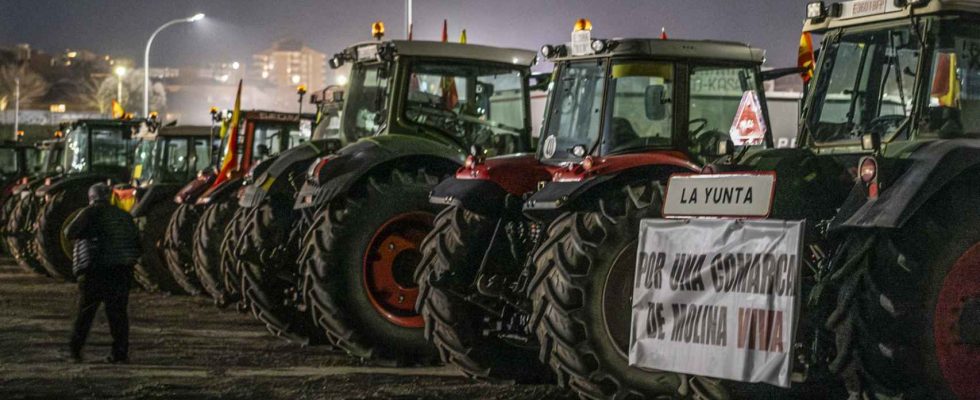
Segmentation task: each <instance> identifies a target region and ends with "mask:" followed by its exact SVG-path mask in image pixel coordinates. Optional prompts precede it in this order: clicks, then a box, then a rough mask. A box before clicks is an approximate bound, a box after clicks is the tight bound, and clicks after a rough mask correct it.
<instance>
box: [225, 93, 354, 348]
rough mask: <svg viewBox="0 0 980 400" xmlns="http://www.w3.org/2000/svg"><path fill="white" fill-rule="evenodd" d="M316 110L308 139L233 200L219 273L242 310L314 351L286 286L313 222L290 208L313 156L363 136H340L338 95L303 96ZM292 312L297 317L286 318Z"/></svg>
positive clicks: (309, 325)
mask: <svg viewBox="0 0 980 400" xmlns="http://www.w3.org/2000/svg"><path fill="white" fill-rule="evenodd" d="M310 102H311V103H313V104H315V105H316V106H317V117H316V121H315V127H314V131H313V140H311V141H310V142H308V143H307V144H305V145H302V146H297V147H294V148H291V149H289V150H287V151H285V152H283V153H281V154H280V155H278V156H277V157H275V159H273V160H269V161H268V162H269V164H270V165H269V167H268V168H267V169H266V170H265V171H264V172H262V173H261V174H259V175H258V176H255V177H254V179H251V180H248V181H246V183H245V187H244V188H243V191H242V195H241V196H240V198H239V203H238V204H239V207H240V208H239V210H238V211H236V213H235V218H233V222H232V223H231V224H230V225H229V226H228V229H227V230H226V233H225V237H224V239H223V241H222V244H221V272H222V275H223V276H224V279H225V285H226V287H234V288H236V289H240V293H241V295H242V297H243V298H242V300H243V301H244V302H245V304H244V306H245V307H247V308H248V309H250V310H251V311H252V312H253V314H254V315H255V317H256V318H258V319H259V320H260V321H263V322H264V323H265V324H266V326H267V327H268V329H269V330H270V331H271V332H272V333H273V334H275V335H276V336H280V337H284V338H286V339H288V340H291V341H295V342H300V343H307V344H318V343H320V342H323V341H324V340H325V337H324V335H323V333H322V331H321V330H320V329H319V328H317V327H316V326H315V325H313V319H312V318H310V317H309V314H308V313H307V314H303V313H302V312H299V311H296V310H298V306H297V303H296V300H297V299H298V297H299V296H298V293H297V292H296V291H295V290H293V291H289V290H288V288H289V286H291V287H293V288H294V287H295V284H293V285H284V284H283V283H285V282H296V281H297V279H296V276H297V275H298V274H297V273H296V271H297V270H298V268H297V267H296V266H295V265H293V266H292V267H291V268H286V267H285V266H289V265H291V264H295V263H296V259H297V257H299V251H300V244H301V239H302V235H303V234H304V233H305V232H306V231H307V230H308V229H309V226H310V223H311V222H312V217H313V212H312V210H306V211H305V212H301V211H300V210H294V209H293V203H294V199H295V197H296V193H297V192H299V190H300V188H301V187H302V185H303V182H305V179H306V171H307V169H309V166H310V164H312V163H313V162H314V160H316V159H317V158H318V157H321V156H323V155H327V154H333V153H336V152H337V150H339V149H340V148H341V147H343V146H344V145H346V144H348V143H352V142H354V141H356V140H357V139H358V138H360V137H362V136H358V134H359V133H360V134H364V132H356V131H355V132H349V133H348V132H344V133H342V132H341V130H340V112H341V108H342V104H343V91H342V89H341V88H340V87H339V86H329V87H327V88H325V89H323V90H321V91H319V92H317V93H314V94H313V95H311V96H310ZM294 313H297V314H296V315H293V314H294Z"/></svg>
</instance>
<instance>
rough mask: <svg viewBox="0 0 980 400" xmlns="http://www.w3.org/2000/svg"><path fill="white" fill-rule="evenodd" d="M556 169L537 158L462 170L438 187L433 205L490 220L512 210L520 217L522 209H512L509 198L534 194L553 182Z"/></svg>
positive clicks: (508, 158) (481, 164)
mask: <svg viewBox="0 0 980 400" xmlns="http://www.w3.org/2000/svg"><path fill="white" fill-rule="evenodd" d="M555 168H557V167H555V166H552V165H548V164H544V163H541V162H540V161H538V159H537V157H536V156H535V155H534V154H527V153H521V154H514V155H507V156H501V157H494V158H490V159H488V160H486V161H484V162H479V163H474V164H473V165H464V166H463V167H460V168H459V170H457V171H456V175H455V176H454V177H452V178H449V179H446V180H444V181H442V182H440V183H439V184H438V185H436V187H435V188H434V189H433V190H432V193H431V194H430V195H429V201H430V202H431V203H433V204H440V205H454V206H457V207H461V208H464V209H466V210H469V211H472V212H475V213H477V214H480V215H486V216H496V215H499V213H500V212H502V211H504V210H510V209H511V208H514V210H513V211H515V212H517V213H520V205H513V206H514V207H511V206H512V204H508V202H507V200H508V197H510V198H513V199H517V200H520V199H521V198H522V197H523V196H524V195H525V194H526V193H531V192H534V191H535V190H537V187H538V184H539V183H540V182H546V181H548V180H550V179H551V173H552V172H553V170H554V169H555Z"/></svg>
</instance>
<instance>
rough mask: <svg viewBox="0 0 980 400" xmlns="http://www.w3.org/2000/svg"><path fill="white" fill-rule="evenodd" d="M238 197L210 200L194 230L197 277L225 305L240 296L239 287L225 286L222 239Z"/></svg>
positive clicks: (222, 305) (220, 305) (218, 302)
mask: <svg viewBox="0 0 980 400" xmlns="http://www.w3.org/2000/svg"><path fill="white" fill-rule="evenodd" d="M235 200H237V199H236V198H234V197H229V198H225V199H222V200H219V201H218V202H216V203H211V204H209V205H208V206H207V209H205V210H204V213H203V214H201V220H200V221H198V223H197V228H196V229H195V230H194V270H195V272H197V280H198V282H201V286H202V287H204V290H205V291H206V292H207V293H208V294H209V295H211V297H212V298H213V299H214V301H215V304H217V305H218V307H226V306H228V305H229V304H233V303H236V302H238V301H239V299H240V298H241V297H240V296H239V293H238V287H237V286H235V285H231V286H226V285H225V280H224V277H223V276H222V275H221V241H222V239H224V234H225V231H226V230H227V229H228V225H229V224H230V223H231V221H232V217H233V216H234V215H235V210H237V209H238V203H237V202H236V201H235Z"/></svg>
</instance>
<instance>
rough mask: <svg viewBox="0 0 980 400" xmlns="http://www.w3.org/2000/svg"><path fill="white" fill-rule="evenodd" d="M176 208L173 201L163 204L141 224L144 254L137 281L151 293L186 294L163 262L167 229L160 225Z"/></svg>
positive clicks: (144, 217) (139, 264)
mask: <svg viewBox="0 0 980 400" xmlns="http://www.w3.org/2000/svg"><path fill="white" fill-rule="evenodd" d="M176 208H177V205H176V204H174V203H172V202H169V201H166V202H161V203H160V204H157V205H156V206H154V207H153V208H152V209H151V210H150V212H149V213H147V214H146V215H145V216H143V217H141V218H140V221H139V223H140V225H141V228H142V231H141V232H140V242H141V243H142V246H143V255H142V257H140V262H139V263H137V264H136V266H135V271H134V278H135V279H136V282H138V283H139V284H140V286H142V287H143V289H146V290H147V291H150V292H164V293H169V294H184V293H185V292H184V290H183V288H182V287H181V285H180V284H179V283H177V280H176V279H174V276H173V274H172V273H171V272H170V269H169V268H168V267H167V264H166V263H165V262H164V255H163V249H162V246H163V244H162V242H163V238H164V237H165V236H166V233H167V232H166V228H167V226H166V225H164V224H162V223H160V222H161V221H168V220H170V217H171V216H172V215H173V213H174V210H175V209H176Z"/></svg>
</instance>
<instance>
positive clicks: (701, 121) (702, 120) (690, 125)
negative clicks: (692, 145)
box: [687, 118, 708, 140]
mask: <svg viewBox="0 0 980 400" xmlns="http://www.w3.org/2000/svg"><path fill="white" fill-rule="evenodd" d="M695 124H700V125H698V127H697V129H692V128H693V127H694V125H695ZM706 127H708V119H707V118H695V119H692V120H690V121H689V122H688V123H687V130H688V133H689V134H690V135H691V137H692V138H695V140H697V137H698V136H699V135H701V133H702V131H704V128H706Z"/></svg>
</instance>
